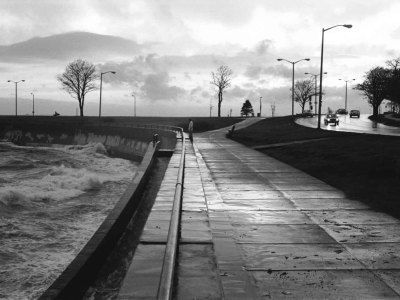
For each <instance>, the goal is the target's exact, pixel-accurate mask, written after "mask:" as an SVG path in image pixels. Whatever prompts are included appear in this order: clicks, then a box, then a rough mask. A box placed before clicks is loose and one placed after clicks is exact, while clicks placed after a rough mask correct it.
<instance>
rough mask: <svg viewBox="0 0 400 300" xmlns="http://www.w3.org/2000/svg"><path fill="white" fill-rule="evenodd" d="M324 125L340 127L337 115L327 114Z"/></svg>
mask: <svg viewBox="0 0 400 300" xmlns="http://www.w3.org/2000/svg"><path fill="white" fill-rule="evenodd" d="M324 123H325V125H328V124H332V123H333V124H334V125H339V118H338V116H337V114H327V115H326V116H325V118H324Z"/></svg>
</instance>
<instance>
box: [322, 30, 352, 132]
mask: <svg viewBox="0 0 400 300" xmlns="http://www.w3.org/2000/svg"><path fill="white" fill-rule="evenodd" d="M339 26H341V27H346V28H351V27H353V25H350V24H343V25H335V26H332V27H329V28H327V29H325V28H322V42H321V69H320V72H319V100H318V129H320V128H321V105H322V74H323V62H324V33H325V31H328V30H330V29H332V28H335V27H339Z"/></svg>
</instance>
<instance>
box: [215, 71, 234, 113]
mask: <svg viewBox="0 0 400 300" xmlns="http://www.w3.org/2000/svg"><path fill="white" fill-rule="evenodd" d="M232 74H233V71H232V70H231V69H230V68H229V67H228V66H220V67H219V68H218V69H217V72H215V73H214V72H211V77H212V81H211V82H210V83H211V84H213V85H215V86H216V87H217V88H218V117H221V103H222V100H223V94H224V91H225V89H226V88H228V87H229V86H230V85H231V76H232Z"/></svg>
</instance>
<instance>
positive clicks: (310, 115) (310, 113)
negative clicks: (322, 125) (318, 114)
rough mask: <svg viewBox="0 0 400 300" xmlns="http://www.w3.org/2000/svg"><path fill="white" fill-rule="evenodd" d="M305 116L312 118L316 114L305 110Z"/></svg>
mask: <svg viewBox="0 0 400 300" xmlns="http://www.w3.org/2000/svg"><path fill="white" fill-rule="evenodd" d="M303 116H304V117H310V118H312V117H313V116H314V114H313V112H312V111H311V110H305V111H304V112H303Z"/></svg>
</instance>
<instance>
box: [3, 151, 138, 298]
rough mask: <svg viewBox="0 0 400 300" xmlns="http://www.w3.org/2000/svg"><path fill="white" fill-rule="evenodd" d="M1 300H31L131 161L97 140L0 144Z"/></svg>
mask: <svg viewBox="0 0 400 300" xmlns="http://www.w3.org/2000/svg"><path fill="white" fill-rule="evenodd" d="M0 152H1V155H0V178H1V180H0V265H1V270H0V290H1V292H0V299H36V298H37V297H39V296H40V294H41V293H42V292H43V291H44V290H45V289H46V288H47V287H48V286H49V285H50V284H51V283H52V282H53V280H54V279H55V278H56V277H57V276H58V275H59V274H60V273H61V272H62V271H63V269H64V268H65V267H66V266H67V265H68V263H69V262H70V261H71V260H72V259H73V258H74V257H75V256H76V254H77V253H78V252H79V251H80V249H81V248H82V247H83V246H84V245H85V243H86V242H87V241H88V240H89V238H90V237H91V236H92V235H93V233H94V232H95V231H96V229H97V228H98V226H99V225H100V224H101V222H102V221H103V220H104V219H105V217H106V216H107V214H108V212H109V211H110V210H111V209H112V208H113V206H114V205H115V203H116V202H117V200H118V199H119V197H120V196H121V195H122V193H123V192H124V191H125V189H126V187H127V186H128V184H129V182H130V180H131V178H132V177H133V175H134V172H135V170H136V168H137V164H136V163H134V162H131V161H128V160H124V159H118V158H110V157H108V156H107V151H106V148H105V147H104V146H103V145H102V144H90V145H84V146H57V147H46V148H44V147H43V148H42V147H41V148H34V147H20V146H15V145H12V144H9V143H0Z"/></svg>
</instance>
